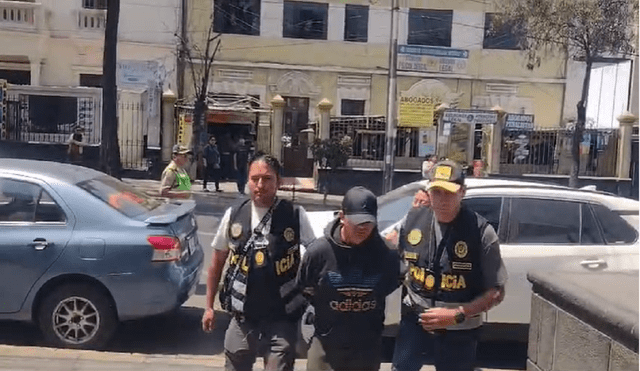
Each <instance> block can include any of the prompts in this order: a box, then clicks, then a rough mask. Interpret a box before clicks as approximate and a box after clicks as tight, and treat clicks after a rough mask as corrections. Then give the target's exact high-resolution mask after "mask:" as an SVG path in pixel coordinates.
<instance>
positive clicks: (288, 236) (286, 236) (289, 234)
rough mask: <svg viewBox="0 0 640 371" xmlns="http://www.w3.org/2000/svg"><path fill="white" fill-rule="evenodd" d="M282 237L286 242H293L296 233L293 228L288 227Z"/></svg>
mask: <svg viewBox="0 0 640 371" xmlns="http://www.w3.org/2000/svg"><path fill="white" fill-rule="evenodd" d="M282 236H283V237H284V239H285V241H287V242H291V241H293V239H294V238H296V233H295V232H294V231H293V228H291V227H288V228H287V229H285V230H284V232H283V233H282Z"/></svg>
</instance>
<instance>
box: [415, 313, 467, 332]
mask: <svg viewBox="0 0 640 371" xmlns="http://www.w3.org/2000/svg"><path fill="white" fill-rule="evenodd" d="M457 313H458V309H448V308H431V309H428V310H427V311H425V312H424V313H422V314H420V320H419V321H418V322H419V323H420V326H422V328H423V329H424V330H425V331H433V330H438V329H443V328H447V327H449V326H453V325H455V324H456V318H455V316H456V314H457Z"/></svg>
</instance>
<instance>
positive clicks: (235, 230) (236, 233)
mask: <svg viewBox="0 0 640 371" xmlns="http://www.w3.org/2000/svg"><path fill="white" fill-rule="evenodd" d="M241 235H242V224H240V223H233V225H232V226H231V237H232V238H239V237H240V236H241Z"/></svg>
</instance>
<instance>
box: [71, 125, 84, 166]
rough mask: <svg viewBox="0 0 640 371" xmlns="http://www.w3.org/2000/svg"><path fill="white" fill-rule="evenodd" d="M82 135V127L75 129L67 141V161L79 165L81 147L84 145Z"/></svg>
mask: <svg viewBox="0 0 640 371" xmlns="http://www.w3.org/2000/svg"><path fill="white" fill-rule="evenodd" d="M82 133H84V129H83V128H82V127H76V128H75V129H73V133H72V134H71V135H70V136H69V139H67V146H68V147H67V160H68V161H69V162H70V163H72V164H76V165H79V164H81V163H82V152H83V147H84V146H85V145H86V144H85V143H84V141H83V137H82Z"/></svg>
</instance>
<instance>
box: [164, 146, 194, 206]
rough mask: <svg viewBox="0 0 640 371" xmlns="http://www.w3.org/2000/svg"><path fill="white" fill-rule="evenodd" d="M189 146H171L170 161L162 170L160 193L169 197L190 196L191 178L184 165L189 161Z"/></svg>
mask: <svg viewBox="0 0 640 371" xmlns="http://www.w3.org/2000/svg"><path fill="white" fill-rule="evenodd" d="M191 154H192V152H191V150H190V149H189V148H187V147H185V146H181V145H179V144H176V145H175V146H173V149H172V154H171V158H172V160H171V162H170V163H169V165H167V167H166V168H165V169H164V171H163V172H162V180H161V181H160V195H161V196H163V197H170V198H189V197H191V178H189V174H188V173H187V170H185V167H186V166H187V164H188V163H189V155H191Z"/></svg>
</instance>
